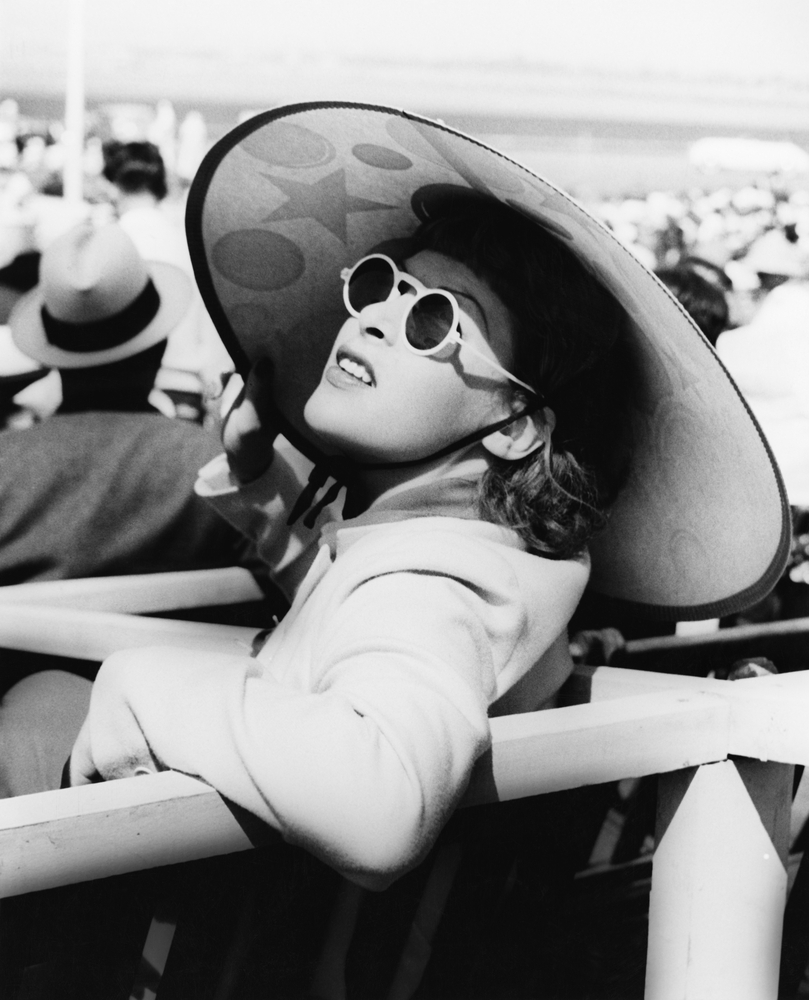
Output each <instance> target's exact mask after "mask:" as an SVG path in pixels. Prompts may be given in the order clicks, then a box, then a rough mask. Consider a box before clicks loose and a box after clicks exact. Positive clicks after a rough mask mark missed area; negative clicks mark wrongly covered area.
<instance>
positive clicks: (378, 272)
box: [348, 257, 393, 312]
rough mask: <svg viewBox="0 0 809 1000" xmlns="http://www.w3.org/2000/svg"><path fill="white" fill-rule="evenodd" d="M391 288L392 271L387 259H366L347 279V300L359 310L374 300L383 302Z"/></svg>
mask: <svg viewBox="0 0 809 1000" xmlns="http://www.w3.org/2000/svg"><path fill="white" fill-rule="evenodd" d="M392 289H393V271H392V270H391V266H390V264H388V262H387V261H384V260H380V259H379V258H378V257H377V258H373V259H372V260H366V261H365V262H364V263H362V264H360V266H359V267H358V268H357V270H356V271H355V272H354V273H353V274H352V275H351V277H350V278H349V280H348V301H349V302H350V303H351V307H352V308H353V309H355V310H356V311H357V312H361V311H362V310H363V309H364V308H365V307H366V306H370V305H372V304H373V303H374V302H384V301H385V299H387V297H388V296H389V295H390V293H391V290H392Z"/></svg>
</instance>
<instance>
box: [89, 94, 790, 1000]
mask: <svg viewBox="0 0 809 1000" xmlns="http://www.w3.org/2000/svg"><path fill="white" fill-rule="evenodd" d="M187 231H188V237H189V246H190V249H191V254H192V258H193V260H194V266H195V273H196V277H197V281H198V284H199V285H200V289H201V292H202V295H203V298H204V300H205V303H206V306H207V308H208V311H209V312H210V314H211V316H212V318H213V320H214V322H215V323H216V325H217V329H218V330H219V332H220V335H221V336H222V338H223V341H224V342H225V344H226V346H228V349H229V350H230V351H231V353H232V355H233V356H234V359H235V360H236V363H237V365H238V367H239V368H240V370H241V372H242V374H243V375H245V376H246V377H247V389H246V392H245V395H244V397H243V398H242V399H241V400H239V401H238V403H237V405H236V408H235V410H234V412H233V414H232V416H231V418H230V419H229V420H228V421H227V423H226V427H225V444H226V451H227V455H226V456H222V457H220V458H218V459H216V460H215V461H214V462H213V463H211V464H210V465H209V466H208V467H206V469H205V470H203V475H202V480H201V483H200V485H199V487H198V488H199V490H200V491H202V492H204V493H206V494H207V495H208V496H210V497H211V498H212V500H213V502H215V503H216V504H217V506H218V507H219V508H220V510H221V511H222V512H223V514H225V515H226V516H227V517H228V518H229V519H231V520H232V521H233V522H234V523H236V524H238V525H239V526H241V527H242V528H243V530H245V531H247V532H248V533H249V534H250V535H251V537H253V538H255V539H256V541H257V543H258V545H259V547H260V552H261V554H262V555H263V557H264V558H265V559H266V561H267V562H268V564H269V565H270V566H271V568H272V569H273V570H274V571H275V573H276V575H277V578H278V579H279V581H280V582H281V584H282V586H283V587H285V588H286V589H287V593H288V595H289V597H290V598H291V600H292V605H291V608H290V610H289V612H288V613H287V615H286V617H285V618H284V619H283V621H282V622H281V624H280V626H279V627H278V628H277V629H276V630H275V631H274V632H273V633H272V635H271V636H270V637H269V638H268V640H267V642H266V644H265V645H264V647H263V648H262V649H261V650H260V651H258V653H257V654H256V655H254V656H250V655H247V654H245V655H243V656H241V655H234V656H218V655H213V654H211V655H209V656H205V655H200V654H198V653H191V652H188V653H185V652H184V651H181V650H152V651H149V652H148V653H144V652H143V651H132V652H125V653H118V654H115V655H113V656H112V657H111V658H110V659H108V660H107V661H106V662H105V663H104V664H103V665H102V667H101V670H100V672H99V674H98V677H97V679H96V682H95V686H94V689H93V691H92V696H91V697H90V706H89V715H88V716H87V719H86V721H85V724H84V725H83V726H82V728H81V731H80V733H79V735H78V738H77V739H76V742H75V744H74V746H73V749H72V753H71V759H70V767H69V773H70V777H71V780H72V782H73V783H84V782H89V781H94V780H97V779H98V778H99V777H103V778H104V779H111V778H117V777H121V776H124V775H129V774H134V773H142V772H143V771H144V770H147V771H149V770H155V771H156V770H161V769H164V768H176V769H179V770H182V771H185V772H187V773H191V774H195V775H198V776H199V777H201V778H202V779H204V780H205V781H207V782H209V783H210V784H211V785H213V787H215V788H216V789H218V790H219V791H220V792H221V793H222V794H223V795H225V796H226V797H227V798H228V799H229V800H230V801H232V802H234V803H236V804H237V805H238V806H240V807H241V808H243V809H245V810H247V811H248V812H250V813H252V814H253V815H254V816H257V817H258V818H259V819H261V820H262V821H263V822H264V823H265V824H266V825H267V826H268V827H270V828H271V830H272V831H275V833H274V839H275V841H276V843H280V839H281V838H283V840H285V841H287V842H288V843H290V844H293V845H297V846H299V847H302V848H304V849H305V851H307V852H308V853H309V854H311V855H314V856H315V857H316V858H318V859H320V860H321V861H324V862H325V863H326V864H327V865H329V866H330V867H332V868H334V869H336V870H337V871H338V872H340V873H341V874H342V875H343V876H345V878H346V879H347V880H348V882H347V883H346V884H351V885H353V886H359V887H362V888H375V889H379V888H383V887H385V886H388V885H390V884H391V883H392V882H393V881H394V880H396V879H397V878H399V877H400V876H402V875H404V874H405V873H408V872H410V871H411V870H413V869H416V868H417V866H419V863H420V862H421V861H422V860H423V859H424V858H425V856H426V855H427V853H428V852H429V851H430V849H431V848H432V846H433V845H434V844H435V842H436V839H437V838H438V837H439V834H440V831H441V830H442V828H443V827H444V825H445V823H447V821H448V819H449V817H450V815H451V814H452V812H453V810H454V808H455V806H456V805H457V803H458V802H459V800H460V798H461V796H462V794H463V792H464V789H465V787H466V784H467V782H468V780H469V776H470V774H471V771H472V768H473V765H474V763H475V761H476V760H477V759H478V758H479V757H480V756H481V754H483V753H484V752H485V751H486V749H487V748H488V747H489V745H490V739H491V736H490V727H489V717H490V715H493V714H497V713H503V712H508V713H515V712H522V711H530V710H534V709H536V708H538V707H543V706H544V707H549V706H551V705H553V704H554V699H555V697H556V695H557V692H558V691H559V688H560V687H561V685H562V683H563V682H564V680H565V679H566V677H567V676H568V675H569V674H570V672H571V670H572V661H571V658H570V653H569V650H568V643H567V624H568V621H569V620H570V617H571V615H572V613H573V611H574V610H575V608H576V606H577V604H578V602H579V600H580V598H581V596H582V594H583V592H584V590H585V588H586V587H588V586H589V587H592V588H595V589H597V590H598V591H599V593H600V594H602V595H603V596H604V599H605V600H607V601H612V602H614V603H615V606H616V607H625V608H629V609H631V610H633V611H635V612H637V613H645V614H649V615H652V616H658V617H663V618H670V619H674V620H676V619H682V618H706V617H711V616H713V615H716V614H718V613H722V612H723V611H725V610H729V609H733V608H738V607H741V606H745V605H746V604H748V603H751V602H752V601H754V600H756V599H757V597H759V596H760V595H761V594H762V593H763V592H766V591H767V589H769V587H770V586H772V584H773V582H774V581H775V580H776V579H777V577H778V574H779V573H780V570H781V567H782V566H783V562H784V558H785V555H786V547H787V545H788V540H789V539H788V530H787V522H786V518H785V510H786V506H785V502H784V496H783V488H782V486H781V482H780V478H779V475H778V472H777V469H776V468H775V465H774V462H773V460H772V456H771V455H770V453H769V451H768V449H767V446H766V444H765V443H764V442H763V440H762V438H761V435H760V433H759V431H758V428H757V426H756V425H755V422H754V421H753V420H752V418H751V417H750V414H749V413H748V411H747V410H746V408H745V406H744V404H743V403H742V401H741V399H740V398H739V395H738V393H737V391H736V389H735V387H734V386H733V384H732V382H731V381H730V380H729V378H728V377H727V375H726V373H725V372H724V370H723V368H722V366H721V365H720V364H719V363H718V361H717V360H716V357H715V355H714V354H713V351H712V349H711V347H710V345H709V344H708V342H707V341H706V340H705V338H704V337H703V336H702V335H701V334H700V332H699V331H698V330H697V329H696V327H695V326H694V325H693V323H692V322H691V321H690V319H689V318H688V316H687V315H686V314H685V312H684V311H683V310H682V308H681V307H680V306H679V305H678V303H677V302H676V301H675V300H674V299H673V297H672V296H671V295H670V294H669V293H668V292H667V291H666V289H665V288H664V287H663V286H662V285H661V284H660V282H658V280H657V279H656V278H655V277H654V276H653V275H652V274H651V273H649V272H648V271H647V270H646V269H645V268H644V267H643V266H642V265H641V264H640V263H639V262H638V261H637V260H636V259H635V258H633V257H632V255H631V254H630V253H629V252H628V251H627V250H626V249H625V248H624V247H622V246H621V245H620V244H619V243H618V241H617V240H615V239H614V237H613V236H612V235H611V234H610V233H609V232H608V231H607V230H606V229H604V228H603V227H602V226H601V225H600V224H599V223H598V222H597V221H596V220H595V219H593V218H592V217H591V216H589V215H588V214H587V213H586V212H585V211H584V210H583V209H582V208H581V207H580V206H578V205H577V204H576V203H575V202H574V201H572V200H571V199H570V198H568V197H567V196H566V195H565V194H564V193H563V192H561V191H559V190H558V189H556V188H555V187H554V186H553V185H552V184H550V183H548V182H547V181H545V180H543V179H542V178H539V177H537V176H535V175H533V174H532V173H531V172H530V171H528V170H526V169H525V168H523V167H521V166H520V165H518V164H516V163H514V162H512V161H510V160H508V159H507V158H506V157H504V156H502V155H501V154H499V153H498V152H496V151H495V150H492V149H489V148H487V147H485V146H483V145H481V144H480V143H478V142H476V141H474V140H472V139H470V138H468V137H466V136H464V135H462V134H460V133H458V132H455V131H453V130H452V129H449V128H447V127H446V126H444V125H442V124H440V123H436V122H431V121H429V120H427V119H422V118H419V117H417V116H413V115H409V114H406V113H404V112H401V111H397V110H394V109H390V108H381V107H370V106H367V105H354V104H342V103H334V102H326V103H322V104H309V105H298V106H292V107H287V108H278V109H275V110H274V111H270V112H267V113H265V114H262V115H258V116H257V117H255V118H253V119H251V120H249V121H247V122H245V123H243V124H242V125H241V126H239V127H238V128H237V129H235V130H234V131H233V132H231V133H230V134H229V135H227V136H226V137H224V139H222V140H221V141H220V142H219V143H218V144H217V145H216V146H214V148H213V149H212V150H211V152H210V153H209V155H208V157H207V158H206V160H205V161H204V162H203V164H202V166H201V168H200V170H199V172H198V174H197V176H196V178H195V181H194V185H193V186H192V189H191V192H190V195H189V203H188V214H187ZM279 435H283V438H281V437H280V436H279ZM304 468H306V469H307V470H311V475H310V478H309V481H308V486H307V488H306V489H304V490H303V491H302V490H301V486H302V485H303V483H304V482H305V476H303V480H302V477H301V473H302V470H303V469H304ZM330 480H331V486H329V481H330ZM324 487H328V488H327V489H325V492H323V488H324ZM340 497H342V498H344V499H343V501H342V503H341V501H340ZM739 539H745V544H744V545H740V544H739ZM88 696H89V692H88ZM605 752H608V748H605ZM444 874H446V872H445V873H444ZM447 877H448V878H449V880H450V881H451V876H449V875H448V876H447ZM442 879H443V875H442V876H441V879H439V881H442ZM267 891H268V894H271V893H272V892H273V887H272V886H269V887H268V890H267ZM350 891H351V890H349V896H348V897H347V898H348V899H349V900H353V901H354V903H356V900H357V897H356V896H351V895H350ZM292 898H294V897H292ZM352 907H353V908H352ZM360 910H361V907H360V906H359V905H353V904H350V903H349V904H347V905H346V907H345V908H344V912H346V913H353V914H354V915H355V916H356V915H357V913H358V912H360ZM358 919H360V920H361V919H362V914H361V912H360V916H359V918H358ZM349 923H350V920H349ZM341 935H342V937H344V938H345V939H346V940H348V939H350V937H351V934H350V928H349V932H348V933H346V934H344V935H343V934H342V931H341V932H340V934H338V937H339V936H341ZM263 947H264V950H265V951H266V950H267V949H266V945H264V946H263ZM338 950H339V949H338ZM417 965H418V962H415V963H412V962H411V963H409V964H408V963H407V962H406V963H404V964H403V965H402V966H401V968H403V969H404V968H405V967H407V968H409V969H410V970H411V971H412V970H413V969H415V968H416V966H417ZM394 966H395V963H394ZM341 967H342V966H341V963H340V962H333V963H332V966H331V968H332V970H333V969H335V968H337V969H339V968H341ZM295 971H297V970H295ZM388 971H389V972H390V975H391V976H393V975H394V971H395V969H394V968H391V969H390V970H388ZM406 978H407V977H406ZM388 982H390V980H389V981H388ZM417 985H418V974H415V979H413V978H412V977H411V979H410V981H408V983H404V984H403V983H401V982H398V981H397V983H396V984H395V986H396V988H395V990H394V989H393V987H391V990H392V992H391V994H390V995H397V996H409V995H411V994H412V992H413V990H414V989H415V988H416V986H417ZM377 987H378V984H377ZM296 988H297V989H298V993H291V995H308V996H329V997H330V996H345V995H346V988H345V983H337V982H334V981H329V979H328V976H327V975H325V973H324V975H323V976H322V977H321V976H320V975H319V974H318V973H317V972H316V974H315V976H314V978H313V980H312V982H311V983H309V984H308V985H307V983H305V982H304V983H303V984H301V983H298V984H297V986H296ZM283 995H286V994H283ZM349 995H350V991H349ZM370 995H388V985H387V984H386V985H385V987H384V988H383V989H382V990H381V992H380V991H379V990H378V991H377V992H371V994H370Z"/></svg>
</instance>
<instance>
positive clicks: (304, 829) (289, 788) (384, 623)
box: [74, 574, 494, 888]
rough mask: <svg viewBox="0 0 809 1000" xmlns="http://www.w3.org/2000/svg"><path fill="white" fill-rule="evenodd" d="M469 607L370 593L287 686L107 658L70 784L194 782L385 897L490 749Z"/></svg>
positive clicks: (174, 657) (484, 686) (248, 663)
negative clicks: (177, 778)
mask: <svg viewBox="0 0 809 1000" xmlns="http://www.w3.org/2000/svg"><path fill="white" fill-rule="evenodd" d="M477 600H478V599H477V598H476V596H475V595H474V594H473V593H471V592H470V591H469V590H468V588H465V587H464V586H463V585H462V584H459V583H456V582H454V581H448V580H446V579H441V578H433V577H421V576H419V575H418V574H391V575H390V576H388V577H382V578H379V579H375V580H372V581H369V582H368V583H366V584H365V585H363V586H362V587H359V588H357V590H356V591H355V592H354V593H353V594H352V595H351V596H350V597H349V598H348V599H347V600H346V601H345V602H344V603H343V604H342V605H341V607H340V608H339V611H338V612H337V613H336V615H335V616H334V618H333V619H332V620H331V621H330V622H329V623H327V627H326V628H325V629H324V637H323V640H322V641H321V642H319V643H318V646H317V651H316V657H315V662H313V665H312V668H311V670H308V671H307V670H304V671H301V673H300V675H296V676H294V677H292V678H291V679H290V680H288V681H287V682H286V683H282V682H280V681H278V680H276V679H274V678H273V677H272V676H271V668H270V670H267V669H265V671H264V672H263V673H262V672H261V669H260V667H259V665H258V664H257V662H256V661H255V660H252V659H250V658H249V657H244V658H243V657H220V656H217V657H214V656H210V657H205V656H200V655H199V654H195V653H190V652H189V653H182V652H180V653H178V651H177V650H167V649H155V650H147V651H144V650H139V651H131V652H123V653H117V654H115V655H114V656H112V657H110V658H109V659H108V660H107V661H106V662H105V663H104V664H103V666H102V668H101V670H100V672H99V674H98V677H97V679H96V683H95V686H94V690H93V696H92V702H91V708H90V714H89V718H88V723H87V725H86V726H85V731H84V732H83V735H82V742H81V746H80V747H77V753H76V768H75V769H74V780H82V774H84V775H85V776H86V777H89V775H90V774H91V773H92V772H93V771H98V772H99V773H100V774H101V775H103V776H104V777H105V778H111V777H121V776H125V775H128V774H132V773H135V770H136V769H137V768H143V767H152V768H162V767H169V768H173V769H176V770H180V771H184V772H186V773H190V774H194V775H197V776H199V777H201V778H202V779H203V780H205V781H208V782H209V783H210V784H211V785H213V786H214V787H215V788H216V789H217V790H218V791H220V792H221V793H222V794H223V795H225V796H226V797H227V798H229V799H231V800H232V801H234V802H236V803H238V804H239V805H241V806H243V807H245V808H247V809H248V810H250V811H252V812H253V813H255V814H256V815H258V816H260V817H261V818H262V819H263V820H265V821H266V822H267V823H269V824H270V825H271V826H273V827H275V828H276V829H278V830H280V832H281V833H282V834H283V836H284V837H285V838H286V839H287V840H289V841H290V842H292V843H296V844H298V845H300V846H303V847H305V848H306V849H308V850H310V851H311V852H312V853H314V854H315V855H316V856H318V857H320V858H321V859H322V860H324V861H326V862H327V863H328V864H330V865H332V866H333V867H335V868H337V869H338V870H340V871H342V872H343V873H344V874H346V875H348V876H349V877H351V878H353V879H354V880H355V881H357V882H360V883H361V884H363V885H366V886H369V887H373V888H382V887H384V886H385V885H386V884H388V883H389V882H390V881H392V880H393V879H394V878H396V877H397V876H398V875H401V874H402V873H403V872H405V871H406V870H408V869H409V868H411V867H412V866H413V865H415V864H416V863H417V862H418V861H419V860H420V859H421V857H423V855H424V854H425V853H426V851H427V850H428V849H429V848H430V846H431V845H432V843H433V842H434V839H435V837H436V836H437V834H438V832H439V831H440V829H441V827H442V826H443V824H444V822H445V821H446V819H447V818H448V816H449V815H450V813H451V811H452V810H453V808H454V807H455V805H456V804H457V802H458V800H459V798H460V796H461V794H462V793H463V790H464V788H465V787H466V783H467V781H468V778H469V774H470V772H471V768H472V765H473V763H474V761H475V760H476V758H477V757H478V756H479V755H480V754H481V753H482V752H483V751H484V750H485V749H486V748H487V746H488V742H489V727H488V720H487V715H486V708H487V703H488V698H489V697H490V693H491V690H492V689H493V685H494V667H493V663H492V660H491V652H490V642H489V636H488V635H487V630H486V628H485V626H484V624H483V623H482V621H481V620H480V619H478V618H477V617H476V614H475V604H476V601H477ZM307 676H308V678H309V680H311V681H312V682H313V689H307V688H306V687H305V686H304V685H305V683H306V678H307ZM86 777H85V780H86Z"/></svg>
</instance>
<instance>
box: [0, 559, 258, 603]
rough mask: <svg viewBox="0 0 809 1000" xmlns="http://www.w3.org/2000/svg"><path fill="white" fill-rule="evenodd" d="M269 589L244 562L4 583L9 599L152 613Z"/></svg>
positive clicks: (3, 596) (250, 597)
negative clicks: (262, 588) (218, 566)
mask: <svg viewBox="0 0 809 1000" xmlns="http://www.w3.org/2000/svg"><path fill="white" fill-rule="evenodd" d="M262 597H263V593H262V590H261V588H260V587H259V585H258V584H257V583H256V581H255V578H254V577H253V575H252V573H250V572H249V570H246V569H244V568H242V567H240V566H231V567H225V568H223V569H201V570H187V571H184V572H176V573H138V574H133V575H128V576H101V577H85V578H83V579H80V580H43V581H41V582H39V583H21V584H18V585H16V586H10V587H0V607H2V606H3V605H4V604H12V603H14V604H47V605H49V606H50V607H65V608H81V609H84V610H86V611H117V612H129V613H131V614H148V613H149V612H154V611H176V610H180V609H181V608H207V607H215V606H218V605H226V604H241V603H243V602H249V601H260V600H261V599H262Z"/></svg>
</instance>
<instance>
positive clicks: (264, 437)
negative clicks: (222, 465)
mask: <svg viewBox="0 0 809 1000" xmlns="http://www.w3.org/2000/svg"><path fill="white" fill-rule="evenodd" d="M272 374H273V366H272V362H271V361H270V360H269V359H267V358H262V359H261V360H260V361H257V362H256V363H255V365H253V367H252V368H251V370H250V374H249V375H248V376H247V382H246V383H245V386H244V388H243V389H242V391H241V392H240V393H239V395H238V396H237V397H236V402H235V403H234V404H233V406H232V407H231V410H230V413H228V415H227V417H225V423H224V427H223V428H222V444H223V445H224V448H225V453H226V455H227V458H228V465H229V466H230V472H231V475H232V476H233V478H234V479H235V480H236V482H237V483H240V484H242V483H251V482H253V480H255V479H258V477H259V476H261V475H262V473H264V472H266V470H267V469H268V468H269V467H270V463H271V462H272V456H273V442H274V441H275V438H276V437H277V436H278V433H279V428H278V425H277V416H276V412H275V408H274V407H273V404H272Z"/></svg>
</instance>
